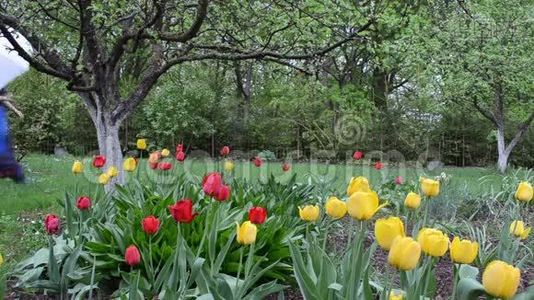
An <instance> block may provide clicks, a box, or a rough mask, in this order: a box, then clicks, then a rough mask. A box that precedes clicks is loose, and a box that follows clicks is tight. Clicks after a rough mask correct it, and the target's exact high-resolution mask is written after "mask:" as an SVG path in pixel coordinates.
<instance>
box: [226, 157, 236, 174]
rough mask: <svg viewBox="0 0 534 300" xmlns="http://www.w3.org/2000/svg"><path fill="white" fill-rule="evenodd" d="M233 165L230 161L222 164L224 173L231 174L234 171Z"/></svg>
mask: <svg viewBox="0 0 534 300" xmlns="http://www.w3.org/2000/svg"><path fill="white" fill-rule="evenodd" d="M234 167H235V165H234V163H233V162H232V161H231V160H227V161H225V162H224V170H225V171H226V172H232V171H233V170H234Z"/></svg>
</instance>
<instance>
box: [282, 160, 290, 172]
mask: <svg viewBox="0 0 534 300" xmlns="http://www.w3.org/2000/svg"><path fill="white" fill-rule="evenodd" d="M289 170H291V165H290V164H289V163H287V162H285V163H283V164H282V171H284V172H287V171H289Z"/></svg>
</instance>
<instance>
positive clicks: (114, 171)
mask: <svg viewBox="0 0 534 300" xmlns="http://www.w3.org/2000/svg"><path fill="white" fill-rule="evenodd" d="M107 173H108V175H109V177H110V178H113V177H117V175H119V169H117V167H115V166H111V167H109V168H108V171H107Z"/></svg>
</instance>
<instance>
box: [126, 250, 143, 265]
mask: <svg viewBox="0 0 534 300" xmlns="http://www.w3.org/2000/svg"><path fill="white" fill-rule="evenodd" d="M124 261H125V262H126V264H128V265H129V266H130V267H135V266H137V265H138V264H139V263H140V262H141V253H140V252H139V249H137V247H136V246H134V245H131V246H129V247H128V248H126V251H125V252H124Z"/></svg>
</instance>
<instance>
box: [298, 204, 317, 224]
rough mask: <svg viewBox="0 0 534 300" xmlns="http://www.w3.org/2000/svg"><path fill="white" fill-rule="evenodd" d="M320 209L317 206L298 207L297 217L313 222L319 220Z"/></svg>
mask: <svg viewBox="0 0 534 300" xmlns="http://www.w3.org/2000/svg"><path fill="white" fill-rule="evenodd" d="M319 213H320V209H319V206H318V205H306V206H304V207H300V206H299V216H300V218H301V219H302V220H304V221H308V222H315V221H317V219H318V218H319Z"/></svg>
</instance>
